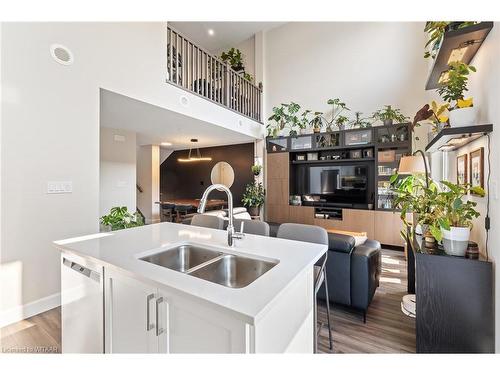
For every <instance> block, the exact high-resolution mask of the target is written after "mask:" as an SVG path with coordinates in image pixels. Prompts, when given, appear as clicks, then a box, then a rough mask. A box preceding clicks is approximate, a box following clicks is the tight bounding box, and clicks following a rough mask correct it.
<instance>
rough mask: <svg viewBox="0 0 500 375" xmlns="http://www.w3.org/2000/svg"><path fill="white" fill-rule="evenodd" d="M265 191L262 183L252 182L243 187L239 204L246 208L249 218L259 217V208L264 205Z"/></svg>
mask: <svg viewBox="0 0 500 375" xmlns="http://www.w3.org/2000/svg"><path fill="white" fill-rule="evenodd" d="M265 196H266V190H265V189H264V186H263V185H262V183H260V182H259V183H257V182H255V181H254V182H252V183H251V184H248V185H247V186H246V187H245V192H244V193H243V198H242V199H241V202H242V203H243V205H244V206H245V207H248V213H249V214H250V216H259V215H260V208H261V207H262V205H263V204H264V200H265Z"/></svg>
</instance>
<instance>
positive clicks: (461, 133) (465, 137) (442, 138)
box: [425, 124, 493, 152]
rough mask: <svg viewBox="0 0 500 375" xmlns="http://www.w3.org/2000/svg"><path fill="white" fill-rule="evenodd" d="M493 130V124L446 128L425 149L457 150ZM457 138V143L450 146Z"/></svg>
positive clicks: (430, 150)
mask: <svg viewBox="0 0 500 375" xmlns="http://www.w3.org/2000/svg"><path fill="white" fill-rule="evenodd" d="M492 131H493V125H492V124H486V125H472V126H463V127H457V128H444V129H442V130H441V131H440V132H439V133H438V134H437V135H436V136H435V137H434V139H433V140H432V141H430V142H429V144H428V145H427V146H426V147H425V151H426V152H435V151H453V150H457V149H459V148H461V147H463V146H465V145H467V144H469V143H471V142H472V141H475V140H476V139H478V138H480V137H482V136H483V135H486V134H488V133H491V132H492ZM455 139H456V140H457V141H456V142H457V144H456V145H450V146H448V143H449V142H450V141H451V140H455ZM452 142H453V141H452ZM458 142H460V143H458Z"/></svg>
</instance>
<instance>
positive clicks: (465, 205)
mask: <svg viewBox="0 0 500 375" xmlns="http://www.w3.org/2000/svg"><path fill="white" fill-rule="evenodd" d="M441 183H442V184H443V185H444V186H446V187H447V190H446V191H442V192H440V193H439V194H438V197H437V199H436V205H437V206H438V207H439V208H440V212H441V213H442V214H441V216H440V217H439V219H438V223H439V226H440V229H441V231H440V233H439V232H438V233H436V239H437V240H438V241H440V240H442V241H443V247H444V251H445V252H446V254H448V255H454V256H462V257H463V256H465V252H466V251H467V246H468V244H469V238H470V231H471V229H472V220H473V219H475V218H477V217H479V215H480V214H479V212H478V211H476V209H475V207H476V205H477V203H476V202H473V201H470V200H467V201H466V202H464V201H463V198H464V197H465V196H466V195H468V194H469V193H474V194H476V195H478V196H480V197H484V195H485V192H484V190H483V188H481V187H479V186H474V187H472V186H471V185H470V184H464V185H456V184H453V183H451V182H448V181H441Z"/></svg>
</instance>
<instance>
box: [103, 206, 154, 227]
mask: <svg viewBox="0 0 500 375" xmlns="http://www.w3.org/2000/svg"><path fill="white" fill-rule="evenodd" d="M101 224H102V225H103V226H105V227H108V228H110V229H111V230H119V229H126V228H133V227H140V226H142V225H144V220H143V218H142V216H141V215H140V214H139V213H138V212H135V213H130V212H128V210H127V207H113V208H112V209H111V210H110V212H109V214H108V215H104V216H103V217H101Z"/></svg>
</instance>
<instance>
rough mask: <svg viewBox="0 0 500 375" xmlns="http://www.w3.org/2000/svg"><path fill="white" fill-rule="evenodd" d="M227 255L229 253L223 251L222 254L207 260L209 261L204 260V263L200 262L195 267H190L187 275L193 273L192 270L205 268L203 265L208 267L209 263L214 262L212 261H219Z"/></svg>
mask: <svg viewBox="0 0 500 375" xmlns="http://www.w3.org/2000/svg"><path fill="white" fill-rule="evenodd" d="M227 255H228V254H224V253H222V254H221V255H219V256H217V257H215V258H213V259H210V260H207V261H206V262H204V263H201V264H198V265H197V266H194V267H192V268H190V269H188V270H187V271H186V272H185V274H186V275H189V274H191V273H192V272H195V271H198V270H199V269H200V268H203V267H206V266H208V265H210V264H212V263H215V262H217V261H219V260H220V259H222V258H224V257H225V256H227Z"/></svg>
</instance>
